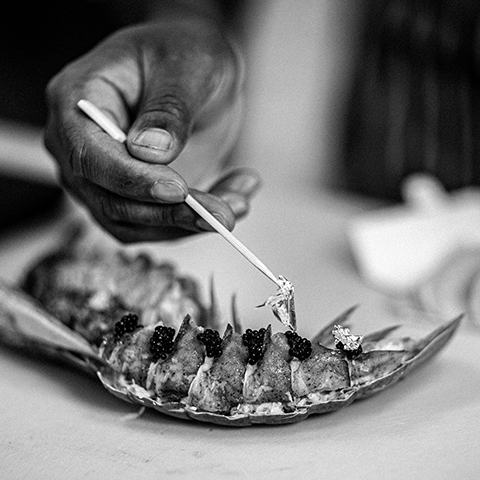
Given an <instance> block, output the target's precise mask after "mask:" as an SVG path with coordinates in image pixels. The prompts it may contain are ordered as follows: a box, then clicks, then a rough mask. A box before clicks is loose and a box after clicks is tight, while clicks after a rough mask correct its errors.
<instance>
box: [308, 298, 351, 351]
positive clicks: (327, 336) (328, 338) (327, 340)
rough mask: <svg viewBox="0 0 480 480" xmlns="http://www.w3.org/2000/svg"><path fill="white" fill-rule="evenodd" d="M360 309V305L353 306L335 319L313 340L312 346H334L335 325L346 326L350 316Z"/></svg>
mask: <svg viewBox="0 0 480 480" xmlns="http://www.w3.org/2000/svg"><path fill="white" fill-rule="evenodd" d="M357 308H358V305H353V306H352V307H350V308H349V309H348V310H346V311H345V312H343V313H342V314H340V315H339V316H338V317H336V318H334V319H333V321H331V322H330V323H328V324H327V325H326V326H325V327H323V328H322V329H321V330H320V331H319V332H318V333H317V334H316V335H315V336H314V337H313V338H312V344H315V343H321V344H322V345H324V346H328V345H333V339H332V328H333V326H334V325H336V324H339V325H345V324H347V322H348V319H349V317H350V315H352V313H353V312H354V311H355V310H356V309H357Z"/></svg>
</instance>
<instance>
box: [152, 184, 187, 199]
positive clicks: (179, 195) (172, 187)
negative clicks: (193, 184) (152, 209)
mask: <svg viewBox="0 0 480 480" xmlns="http://www.w3.org/2000/svg"><path fill="white" fill-rule="evenodd" d="M150 193H151V195H152V197H154V198H155V199H157V200H161V201H162V202H166V203H180V202H183V201H184V200H185V197H186V196H187V192H186V191H185V190H184V188H183V187H182V185H180V183H178V182H177V181H175V180H159V181H158V182H155V183H154V184H153V185H152V188H151V189H150Z"/></svg>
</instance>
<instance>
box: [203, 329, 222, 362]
mask: <svg viewBox="0 0 480 480" xmlns="http://www.w3.org/2000/svg"><path fill="white" fill-rule="evenodd" d="M197 339H198V340H199V341H200V342H202V343H203V344H204V345H205V350H206V355H207V357H220V356H221V355H222V353H223V349H222V339H221V338H220V334H219V333H218V332H217V330H212V329H211V328H206V329H205V330H204V331H203V332H202V333H199V334H198V335H197Z"/></svg>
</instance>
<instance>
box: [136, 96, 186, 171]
mask: <svg viewBox="0 0 480 480" xmlns="http://www.w3.org/2000/svg"><path fill="white" fill-rule="evenodd" d="M162 90H163V89H162ZM192 116H193V115H192V112H191V108H189V106H188V105H187V103H186V102H185V101H184V100H182V99H181V98H180V97H179V96H178V95H177V94H175V93H173V92H168V91H162V92H158V91H155V93H154V94H153V93H152V94H151V95H150V96H149V97H147V98H145V99H144V101H143V102H142V105H141V108H140V110H139V113H138V116H137V118H136V120H135V122H134V123H133V125H132V127H131V128H130V130H129V132H128V136H127V148H128V150H129V152H130V154H131V155H132V156H134V157H135V158H138V159H140V160H144V161H146V162H150V163H160V164H169V163H170V162H172V161H173V160H174V159H175V158H177V156H178V155H179V154H180V152H181V151H182V150H183V148H184V146H185V144H186V142H187V139H188V135H189V132H190V130H191V118H192Z"/></svg>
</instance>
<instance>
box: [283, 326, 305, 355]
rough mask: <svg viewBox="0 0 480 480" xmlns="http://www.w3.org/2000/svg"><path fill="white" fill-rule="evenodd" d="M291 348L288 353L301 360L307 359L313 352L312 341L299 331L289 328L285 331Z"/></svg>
mask: <svg viewBox="0 0 480 480" xmlns="http://www.w3.org/2000/svg"><path fill="white" fill-rule="evenodd" d="M285 336H286V337H287V341H288V345H289V347H290V350H289V351H288V353H289V354H290V355H291V356H292V357H297V358H298V359H299V360H306V359H307V358H308V357H309V356H310V355H311V354H312V342H310V340H308V338H303V337H301V336H300V335H298V333H296V332H292V331H290V330H287V331H286V332H285Z"/></svg>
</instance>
